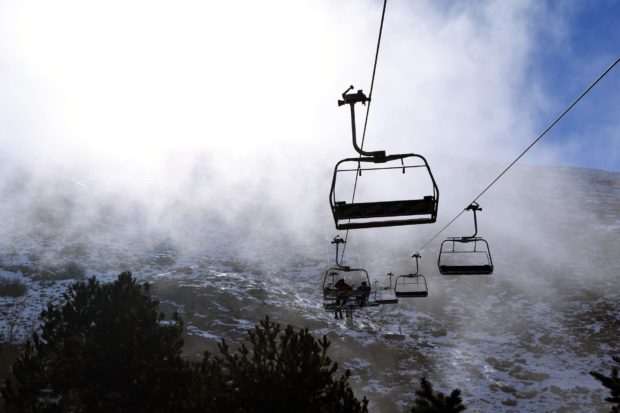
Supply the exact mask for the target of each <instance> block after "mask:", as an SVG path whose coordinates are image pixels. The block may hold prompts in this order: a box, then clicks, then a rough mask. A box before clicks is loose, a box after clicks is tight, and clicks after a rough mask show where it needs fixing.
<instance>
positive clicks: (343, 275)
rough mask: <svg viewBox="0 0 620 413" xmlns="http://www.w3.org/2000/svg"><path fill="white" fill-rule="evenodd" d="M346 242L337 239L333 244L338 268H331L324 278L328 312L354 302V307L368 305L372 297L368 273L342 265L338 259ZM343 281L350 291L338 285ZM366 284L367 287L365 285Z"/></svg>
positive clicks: (324, 294)
mask: <svg viewBox="0 0 620 413" xmlns="http://www.w3.org/2000/svg"><path fill="white" fill-rule="evenodd" d="M344 243H345V241H344V240H343V239H342V238H340V237H338V236H337V237H335V238H334V240H333V241H332V244H335V245H336V267H332V268H329V269H328V270H327V271H326V272H325V277H324V278H323V298H324V300H325V304H324V307H325V309H326V310H334V309H335V308H336V307H337V306H338V305H339V304H342V303H344V302H347V301H349V300H354V301H355V303H353V307H359V306H360V304H361V305H367V304H368V303H367V301H368V298H369V296H370V279H369V277H368V272H367V271H366V270H364V269H362V268H351V267H349V266H344V265H341V264H340V262H339V258H338V249H339V245H340V244H344ZM340 280H342V282H344V283H345V284H346V285H347V287H350V289H343V288H341V287H340V286H339V285H338V282H339V281H340ZM364 283H365V285H364Z"/></svg>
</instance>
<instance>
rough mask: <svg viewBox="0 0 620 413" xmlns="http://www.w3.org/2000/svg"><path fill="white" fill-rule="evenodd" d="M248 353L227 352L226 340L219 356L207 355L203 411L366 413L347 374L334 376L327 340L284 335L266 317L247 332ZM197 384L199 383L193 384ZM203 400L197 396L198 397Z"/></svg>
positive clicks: (203, 368) (306, 334)
mask: <svg viewBox="0 0 620 413" xmlns="http://www.w3.org/2000/svg"><path fill="white" fill-rule="evenodd" d="M249 340H250V342H249V348H248V346H246V344H242V345H241V347H240V348H239V350H238V351H237V352H231V350H230V347H229V346H228V345H227V344H226V342H225V341H224V340H222V343H221V344H220V345H219V349H220V353H221V356H217V357H214V358H212V357H210V355H209V354H206V355H205V358H204V360H203V363H202V365H201V366H200V373H201V374H202V375H203V376H204V379H203V381H202V382H203V383H206V384H205V385H203V386H202V387H201V388H200V387H199V388H196V389H195V391H194V393H200V394H202V400H201V401H200V403H201V404H202V406H201V407H203V408H204V407H208V408H211V409H214V410H215V411H223V412H224V411H225V412H229V411H234V412H255V411H270V412H287V413H288V412H367V411H368V410H367V404H368V401H367V400H366V398H364V399H363V400H362V401H361V402H360V401H359V400H357V399H356V397H355V395H354V394H353V390H352V389H351V387H350V386H349V384H348V379H349V377H350V375H351V373H350V372H349V371H348V370H347V371H346V372H345V373H344V374H343V375H342V376H340V378H338V379H335V378H334V375H335V374H336V370H337V369H338V365H337V363H332V361H331V360H330V358H329V357H328V356H327V349H328V347H329V345H330V344H329V342H328V341H327V338H326V337H323V339H322V340H317V339H315V338H314V337H313V336H312V335H311V334H310V333H309V332H308V330H307V329H303V330H299V331H295V329H294V328H293V327H292V326H290V325H289V326H287V327H286V328H285V329H284V330H282V329H281V327H280V325H279V324H277V323H273V322H271V321H270V320H269V317H266V318H265V320H264V321H261V323H260V325H258V326H256V328H255V329H254V331H251V332H249ZM197 383H198V384H199V383H200V381H198V382H197ZM199 397H201V396H199Z"/></svg>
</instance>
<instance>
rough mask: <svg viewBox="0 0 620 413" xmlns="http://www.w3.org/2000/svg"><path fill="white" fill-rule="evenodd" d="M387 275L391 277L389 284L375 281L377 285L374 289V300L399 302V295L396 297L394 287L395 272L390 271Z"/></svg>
mask: <svg viewBox="0 0 620 413" xmlns="http://www.w3.org/2000/svg"><path fill="white" fill-rule="evenodd" d="M386 277H389V284H388V285H385V284H381V285H379V280H375V281H374V284H375V285H374V288H373V290H372V297H373V301H374V302H375V303H377V304H398V297H396V294H394V289H393V288H392V278H393V277H394V274H392V273H391V272H389V273H387V275H386Z"/></svg>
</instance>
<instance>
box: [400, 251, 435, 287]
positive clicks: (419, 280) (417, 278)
mask: <svg viewBox="0 0 620 413" xmlns="http://www.w3.org/2000/svg"><path fill="white" fill-rule="evenodd" d="M412 258H415V273H413V274H403V275H399V276H398V277H396V281H395V282H394V294H395V295H396V297H427V296H428V286H427V284H426V278H425V277H424V276H423V275H422V274H420V267H419V265H418V259H419V258H420V254H418V253H415V254H414V255H413V256H412Z"/></svg>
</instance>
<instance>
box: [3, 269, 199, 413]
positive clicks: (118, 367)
mask: <svg viewBox="0 0 620 413" xmlns="http://www.w3.org/2000/svg"><path fill="white" fill-rule="evenodd" d="M63 298H64V300H63V302H64V303H63V304H57V305H55V304H51V303H50V304H48V306H47V309H46V310H44V311H43V312H42V313H41V318H42V320H43V324H42V327H41V331H40V333H35V334H34V335H33V337H32V340H30V341H28V343H27V345H26V349H25V351H24V353H23V354H22V355H21V356H20V358H19V359H18V361H17V362H16V363H15V365H14V366H13V380H7V382H6V384H5V386H4V388H3V389H2V395H3V396H4V398H5V400H6V404H7V408H8V410H9V411H74V412H83V411H88V412H103V411H106V412H110V411H115V412H124V411H126V412H130V411H131V412H141V411H149V412H157V411H166V412H169V411H177V410H180V406H181V405H182V404H183V403H184V402H185V397H186V392H187V388H188V387H189V384H190V383H189V379H190V374H189V367H188V365H187V363H186V362H184V361H183V360H182V359H181V357H180V354H181V349H182V346H183V340H182V338H181V334H182V330H183V325H182V322H181V320H180V319H179V318H178V317H177V316H176V315H175V317H174V319H173V322H171V323H163V318H164V315H163V314H162V313H159V312H158V311H157V308H158V302H157V301H155V300H153V299H151V297H150V295H149V292H148V285H146V284H145V285H139V284H137V283H136V280H135V279H133V278H132V275H131V273H130V272H124V273H122V274H120V275H119V276H118V279H117V280H116V281H115V282H114V283H109V284H100V283H99V282H98V281H97V280H95V278H94V277H93V278H91V279H89V280H88V281H87V282H78V283H76V284H73V285H72V286H71V287H69V289H68V291H67V292H66V293H65V294H64V295H63Z"/></svg>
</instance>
